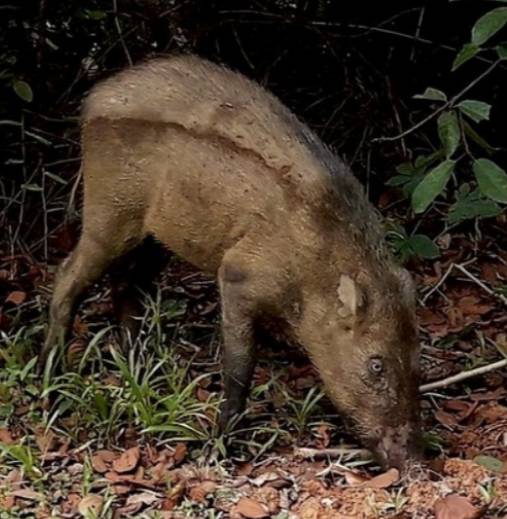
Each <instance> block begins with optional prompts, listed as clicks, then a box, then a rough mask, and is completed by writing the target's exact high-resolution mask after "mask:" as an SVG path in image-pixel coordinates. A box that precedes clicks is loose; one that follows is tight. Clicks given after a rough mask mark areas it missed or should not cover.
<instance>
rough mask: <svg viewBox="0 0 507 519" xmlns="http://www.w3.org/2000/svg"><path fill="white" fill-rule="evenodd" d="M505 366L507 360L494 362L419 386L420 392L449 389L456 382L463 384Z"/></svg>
mask: <svg viewBox="0 0 507 519" xmlns="http://www.w3.org/2000/svg"><path fill="white" fill-rule="evenodd" d="M505 366H507V359H503V360H499V361H497V362H493V363H492V364H488V365H487V366H481V367H479V368H474V369H469V370H468V371H462V372H461V373H457V374H456V375H451V376H450V377H447V378H444V379H442V380H437V381H435V382H430V383H429V384H423V385H422V386H419V392H420V393H427V392H428V391H433V390H434V389H441V388H443V387H447V386H449V385H451V384H454V383H455V382H461V381H462V380H466V379H467V378H472V377H476V376H477V375H484V373H489V372H490V371H493V370H495V369H500V368H503V367H505Z"/></svg>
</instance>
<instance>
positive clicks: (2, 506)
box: [0, 495, 16, 511]
mask: <svg viewBox="0 0 507 519" xmlns="http://www.w3.org/2000/svg"><path fill="white" fill-rule="evenodd" d="M15 504H16V499H15V498H14V496H12V495H8V496H0V510H7V511H8V510H10V509H11V508H14V505H15Z"/></svg>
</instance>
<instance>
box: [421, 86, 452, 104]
mask: <svg viewBox="0 0 507 519" xmlns="http://www.w3.org/2000/svg"><path fill="white" fill-rule="evenodd" d="M414 99H429V100H430V101H447V96H446V95H445V93H444V92H442V90H438V88H432V87H428V88H427V89H426V90H425V91H424V92H423V93H422V94H416V95H415V96H414Z"/></svg>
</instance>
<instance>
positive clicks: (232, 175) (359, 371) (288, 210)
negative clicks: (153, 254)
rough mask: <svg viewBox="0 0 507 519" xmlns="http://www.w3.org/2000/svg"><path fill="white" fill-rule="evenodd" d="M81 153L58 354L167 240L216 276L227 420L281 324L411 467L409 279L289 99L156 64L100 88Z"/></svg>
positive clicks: (57, 308) (58, 296) (413, 352)
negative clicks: (78, 226) (133, 265)
mask: <svg viewBox="0 0 507 519" xmlns="http://www.w3.org/2000/svg"><path fill="white" fill-rule="evenodd" d="M82 155H83V161H82V168H83V175H84V209H83V231H82V236H81V239H80V242H79V244H78V246H77V248H76V250H75V251H74V252H73V253H72V255H71V256H70V257H69V258H68V259H67V260H66V261H65V262H64V264H63V265H62V268H61V271H60V274H59V276H58V279H57V283H56V286H55V291H54V297H53V303H52V306H51V323H50V330H49V334H48V337H47V341H46V345H45V350H44V354H45V353H46V352H47V350H48V348H50V347H52V346H53V345H54V344H55V343H57V342H59V341H62V340H63V337H64V335H65V332H66V330H67V328H68V325H69V322H70V319H71V316H72V312H73V308H74V306H75V303H76V301H77V298H78V297H79V295H80V294H81V293H82V292H83V290H84V289H85V288H86V287H87V286H88V285H89V284H90V283H92V282H93V281H95V280H96V279H97V278H98V277H99V276H100V275H101V274H102V273H103V272H104V270H105V269H106V268H107V267H108V266H109V265H110V264H111V262H112V261H113V260H115V259H116V258H120V257H122V256H124V255H125V254H126V253H128V252H129V251H131V250H132V249H134V248H135V247H138V246H139V245H140V244H141V243H142V242H143V240H145V238H146V237H147V236H153V237H155V239H156V240H158V241H160V242H161V243H163V244H164V245H165V246H166V247H167V248H169V249H170V250H171V251H173V252H175V253H176V254H178V255H179V256H180V257H182V258H184V259H186V260H187V261H189V262H191V263H193V264H194V265H196V266H197V267H199V268H201V269H202V270H204V271H206V272H209V273H211V274H214V275H217V277H218V281H219V287H220V292H221V300H222V315H223V334H224V374H225V397H226V404H225V407H224V409H223V411H222V419H223V422H224V423H225V421H226V420H227V419H228V418H229V417H230V416H231V415H233V414H235V413H237V412H239V411H240V410H241V408H242V407H243V405H244V400H245V397H246V394H247V390H248V386H249V382H250V377H251V373H252V369H253V364H254V355H255V354H254V327H255V323H256V322H257V321H258V320H260V319H261V317H264V316H269V315H272V316H274V317H276V318H278V319H279V320H282V321H284V322H285V323H286V328H287V329H288V330H289V333H290V335H291V338H292V339H294V340H295V341H297V342H298V343H299V344H301V345H302V346H303V347H304V348H305V349H306V351H307V352H308V354H309V355H310V357H311V359H312V360H313V362H314V363H315V365H316V366H317V368H318V370H319V372H320V374H321V376H322V379H323V381H324V384H325V387H326V389H327V391H328V393H329V395H330V397H331V398H332V400H333V401H334V402H335V404H336V406H337V407H338V409H339V410H340V411H342V412H343V414H344V415H345V416H346V417H348V418H349V420H350V421H351V423H352V425H353V427H354V429H355V430H356V431H357V432H358V434H359V435H360V437H361V438H362V439H363V440H364V441H365V443H367V444H368V445H370V446H372V447H373V448H375V449H376V450H377V451H378V452H379V453H380V455H381V456H382V457H383V458H384V459H385V460H388V461H389V462H392V463H395V464H396V463H398V464H400V463H402V461H403V459H404V457H405V455H406V451H407V449H408V447H409V443H410V442H411V439H412V436H413V433H414V430H415V428H416V424H417V415H418V403H417V354H418V346H417V338H416V325H415V310H414V290H413V287H412V285H411V282H410V278H409V276H408V274H407V273H406V272H404V271H403V270H402V269H400V268H399V267H398V266H396V264H395V263H394V262H393V260H392V258H391V256H390V254H389V253H388V251H387V249H386V246H385V242H384V239H383V231H382V226H381V222H380V219H379V217H378V215H377V214H376V212H375V210H374V209H373V207H372V206H371V204H370V203H369V202H368V200H367V199H366V196H365V194H364V192H363V190H362V188H361V186H360V184H359V183H358V182H357V180H356V179H355V178H354V176H353V175H352V173H351V172H350V171H349V169H348V168H347V166H345V165H344V164H343V162H341V161H340V160H339V159H338V158H336V157H335V156H334V155H333V154H332V153H331V151H330V150H329V149H328V148H326V146H325V145H324V144H322V143H321V141H320V140H319V139H318V138H317V137H316V136H315V135H314V134H313V133H312V132H311V131H310V130H309V129H308V128H307V127H306V126H305V125H303V124H302V123H301V122H300V121H299V120H298V119H297V118H296V117H295V116H294V115H293V114H292V113H291V112H290V111H289V110H288V109H287V108H286V107H285V106H284V105H282V103H281V102H280V101H279V100H278V99H276V98H275V97H274V96H272V95H271V94H269V93H268V92H266V91H265V90H263V89H262V88H261V87H260V86H259V85H257V84H255V83H253V82H252V81H250V80H248V79H246V78H245V77H243V76H241V75H239V74H237V73H234V72H232V71H230V70H227V69H225V68H222V67H220V66H218V65H215V64H212V63H210V62H208V61H205V60H202V59H199V58H197V57H192V56H180V57H170V58H160V59H155V60H152V61H149V62H147V63H143V64H141V65H138V66H135V67H133V68H130V69H127V70H125V71H123V72H120V73H119V74H116V75H114V76H112V77H111V78H109V79H107V80H105V81H103V82H102V83H99V84H98V85H97V86H96V87H95V88H94V89H93V90H92V92H91V93H90V95H89V96H88V98H87V100H86V102H85V105H84V109H83V128H82ZM127 292H128V291H127ZM122 293H123V292H122ZM131 295H132V294H129V295H128V297H131ZM129 301H130V300H127V299H125V301H123V303H122V301H120V303H119V306H120V307H125V308H127V309H129V310H128V311H129V312H130V313H134V310H133V309H134V307H135V305H134V304H130V303H129ZM122 304H123V306H122ZM121 313H122V312H121V311H120V314H121ZM123 313H125V312H123ZM130 324H132V322H130ZM43 357H44V355H42V356H41V358H43ZM379 359H380V371H379V370H378V367H379V363H378V362H379ZM386 438H387V439H386Z"/></svg>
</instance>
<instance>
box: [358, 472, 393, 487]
mask: <svg viewBox="0 0 507 519" xmlns="http://www.w3.org/2000/svg"><path fill="white" fill-rule="evenodd" d="M399 479H400V472H399V471H398V469H389V470H388V471H387V472H384V473H383V474H379V475H378V476H375V477H374V478H371V479H369V480H368V481H365V482H364V483H363V486H365V487H371V488H387V487H390V486H391V485H393V484H394V483H396V481H398V480H399Z"/></svg>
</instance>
